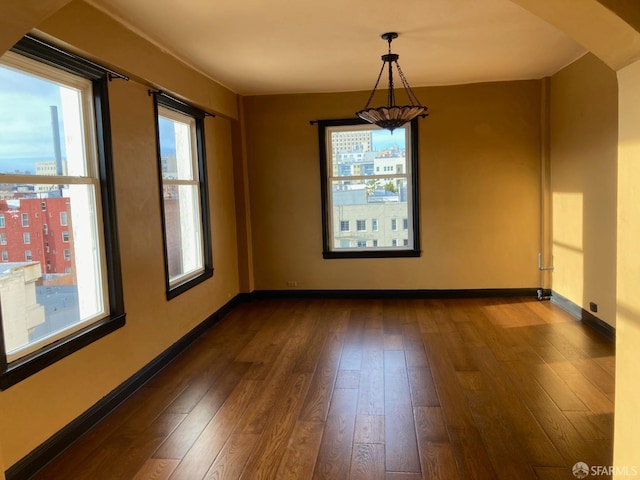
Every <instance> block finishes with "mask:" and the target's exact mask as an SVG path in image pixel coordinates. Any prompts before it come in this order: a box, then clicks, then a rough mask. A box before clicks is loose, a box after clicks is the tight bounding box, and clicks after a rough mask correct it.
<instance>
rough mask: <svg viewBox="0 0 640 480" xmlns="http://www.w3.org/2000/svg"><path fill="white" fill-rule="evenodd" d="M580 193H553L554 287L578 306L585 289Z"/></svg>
mask: <svg viewBox="0 0 640 480" xmlns="http://www.w3.org/2000/svg"><path fill="white" fill-rule="evenodd" d="M582 197H583V195H582V193H580V192H578V193H573V192H572V193H564V192H553V196H552V202H553V207H552V208H553V262H554V266H555V270H554V276H553V288H554V290H556V291H559V292H562V295H563V296H565V297H567V298H568V299H569V300H571V301H573V302H575V303H577V304H581V303H582V296H583V290H584V250H583V248H584V246H583V224H582V223H583V198H582Z"/></svg>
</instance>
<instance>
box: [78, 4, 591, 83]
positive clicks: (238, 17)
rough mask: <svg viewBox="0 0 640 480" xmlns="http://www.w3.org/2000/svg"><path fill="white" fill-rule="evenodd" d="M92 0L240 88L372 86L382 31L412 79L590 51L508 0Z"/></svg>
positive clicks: (481, 77)
mask: <svg viewBox="0 0 640 480" xmlns="http://www.w3.org/2000/svg"><path fill="white" fill-rule="evenodd" d="M88 1H89V3H91V4H93V5H94V6H96V7H97V8H100V9H101V10H103V11H105V12H106V13H108V14H109V15H111V16H113V17H114V18H116V19H117V20H118V21H120V22H121V23H124V24H125V25H127V26H128V27H129V28H131V29H132V30H134V31H136V32H137V33H138V34H140V35H142V36H143V37H145V38H147V39H148V40H150V41H151V42H153V43H154V44H156V45H157V46H159V47H160V48H162V49H163V50H166V51H168V52H170V53H172V54H173V55H175V56H176V57H178V58H180V59H181V60H182V61H184V62H185V63H187V64H189V65H191V66H192V67H194V68H195V69H197V70H199V71H200V72H202V73H204V74H206V75H207V76H209V77H210V78H212V79H215V80H217V81H218V82H220V83H222V84H223V85H225V86H226V87H228V88H230V89H231V90H233V91H234V92H236V93H239V94H242V95H262V94H274V93H309V92H337V91H353V90H370V89H371V88H372V87H373V83H374V81H375V79H376V77H377V75H378V71H379V70H380V67H381V65H382V61H381V59H380V56H381V55H382V54H384V53H386V50H387V44H386V42H385V41H384V40H382V39H381V38H380V35H381V34H382V33H384V32H387V31H396V32H398V33H399V34H400V36H399V37H398V38H397V39H396V40H395V41H394V42H393V46H392V50H393V51H394V53H398V54H400V60H399V63H400V65H401V66H402V69H403V71H404V73H405V75H406V77H407V79H408V80H409V83H410V84H411V86H413V87H418V86H428V85H448V84H460V83H472V82H486V81H497V80H520V79H531V78H541V77H544V76H547V75H551V74H553V73H555V72H556V71H558V70H559V69H560V68H562V67H564V66H565V65H567V64H569V63H571V62H573V61H574V60H575V59H577V58H579V57H580V56H582V55H583V54H584V53H585V52H586V50H585V49H584V48H583V47H581V46H580V45H578V44H577V43H576V42H574V41H573V40H572V39H570V38H569V37H567V36H566V35H564V34H563V33H561V32H559V31H558V30H556V29H555V28H554V27H553V26H551V25H549V24H548V23H546V22H544V21H542V20H541V19H539V18H538V17H536V16H534V15H532V14H530V13H529V12H528V11H526V10H524V9H522V8H521V7H519V6H517V5H516V4H514V3H512V2H511V1H510V0H395V1H393V0H387V1H382V0H322V1H319V0H179V1H176V0H88ZM382 86H383V87H386V83H384V85H382Z"/></svg>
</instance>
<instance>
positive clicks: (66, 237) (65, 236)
mask: <svg viewBox="0 0 640 480" xmlns="http://www.w3.org/2000/svg"><path fill="white" fill-rule="evenodd" d="M62 241H63V242H64V243H69V232H68V231H66V230H65V231H64V232H62Z"/></svg>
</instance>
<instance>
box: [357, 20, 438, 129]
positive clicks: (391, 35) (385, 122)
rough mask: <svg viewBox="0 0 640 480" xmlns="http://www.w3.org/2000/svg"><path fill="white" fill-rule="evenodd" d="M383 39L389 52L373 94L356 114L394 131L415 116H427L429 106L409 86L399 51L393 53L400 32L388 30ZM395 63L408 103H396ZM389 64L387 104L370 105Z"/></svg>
mask: <svg viewBox="0 0 640 480" xmlns="http://www.w3.org/2000/svg"><path fill="white" fill-rule="evenodd" d="M381 38H382V39H383V40H386V41H387V43H388V44H389V51H388V53H386V54H384V55H382V57H381V58H382V68H381V69H380V73H379V74H378V79H377V80H376V84H375V85H374V87H373V90H372V91H371V95H369V100H367V103H366V105H365V106H364V108H363V109H362V110H360V111H358V112H356V115H358V117H360V118H362V119H363V120H365V121H367V122H369V123H373V124H375V125H378V126H379V127H381V128H386V129H387V130H390V131H391V132H393V130H394V129H396V128H398V127H401V126H402V125H404V124H405V123H407V122H410V121H411V120H413V119H414V118H416V117H418V116H422V117H426V116H427V113H426V112H427V107H425V106H423V105H422V104H421V103H420V101H419V100H418V97H416V95H415V93H413V90H412V89H411V87H410V86H409V82H407V79H406V78H405V76H404V74H403V73H402V69H401V68H400V65H399V64H398V59H399V58H400V55H398V54H397V53H391V42H392V41H393V40H394V39H396V38H398V34H397V33H396V32H387V33H383V34H382V35H381ZM394 64H395V66H396V70H398V76H399V77H400V81H401V82H402V86H403V88H404V91H405V93H406V95H407V98H408V99H409V104H408V105H396V98H395V89H394V81H393V65H394ZM386 65H388V74H389V75H388V76H389V84H388V94H387V105H385V106H381V107H375V108H372V107H369V105H370V104H371V100H372V99H373V96H374V95H375V93H376V89H377V88H378V84H379V83H380V78H382V73H383V72H384V67H385V66H386Z"/></svg>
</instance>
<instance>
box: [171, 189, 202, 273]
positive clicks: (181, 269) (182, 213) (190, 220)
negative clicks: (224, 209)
mask: <svg viewBox="0 0 640 480" xmlns="http://www.w3.org/2000/svg"><path fill="white" fill-rule="evenodd" d="M164 218H165V229H166V232H165V235H166V244H167V246H166V248H167V264H168V265H167V266H168V270H169V281H170V283H175V282H177V281H179V280H180V279H182V278H183V277H188V276H192V275H193V274H196V273H198V272H201V271H202V270H203V259H202V255H203V253H202V252H203V249H202V223H201V221H200V202H199V193H198V188H197V187H195V186H190V185H180V186H177V185H171V186H165V188H164Z"/></svg>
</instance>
